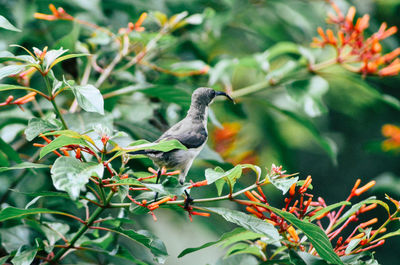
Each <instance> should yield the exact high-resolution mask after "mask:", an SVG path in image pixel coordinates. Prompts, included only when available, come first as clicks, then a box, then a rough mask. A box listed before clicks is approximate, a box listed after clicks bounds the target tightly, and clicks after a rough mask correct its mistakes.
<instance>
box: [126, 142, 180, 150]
mask: <svg viewBox="0 0 400 265" xmlns="http://www.w3.org/2000/svg"><path fill="white" fill-rule="evenodd" d="M134 143H136V142H134ZM174 149H183V150H186V149H187V148H186V147H185V146H184V145H183V144H181V142H179V141H178V140H176V139H173V140H163V141H161V142H158V143H148V144H147V143H146V144H139V145H135V146H133V147H129V148H124V149H123V150H124V151H128V152H136V151H141V150H156V151H162V152H168V151H171V150H174Z"/></svg>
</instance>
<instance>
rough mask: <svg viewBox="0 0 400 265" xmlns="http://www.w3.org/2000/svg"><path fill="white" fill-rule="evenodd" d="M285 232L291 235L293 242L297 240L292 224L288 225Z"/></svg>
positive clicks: (298, 239)
mask: <svg viewBox="0 0 400 265" xmlns="http://www.w3.org/2000/svg"><path fill="white" fill-rule="evenodd" d="M287 232H288V233H289V235H290V236H291V237H292V239H293V240H294V242H299V241H300V238H299V236H298V235H297V232H296V229H294V227H293V226H289V227H288V229H287Z"/></svg>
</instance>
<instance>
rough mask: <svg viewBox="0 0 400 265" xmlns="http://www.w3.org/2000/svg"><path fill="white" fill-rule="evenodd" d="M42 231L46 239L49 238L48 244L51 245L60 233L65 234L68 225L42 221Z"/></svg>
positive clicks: (59, 237) (58, 237)
mask: <svg viewBox="0 0 400 265" xmlns="http://www.w3.org/2000/svg"><path fill="white" fill-rule="evenodd" d="M41 228H42V231H43V233H44V234H45V235H46V238H47V240H49V245H50V246H53V245H54V244H55V243H56V242H57V241H58V240H59V239H61V236H60V234H61V235H65V234H67V233H68V231H69V225H68V224H66V223H50V222H43V225H42V226H41Z"/></svg>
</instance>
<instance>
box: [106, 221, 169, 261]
mask: <svg viewBox="0 0 400 265" xmlns="http://www.w3.org/2000/svg"><path fill="white" fill-rule="evenodd" d="M110 231H111V232H114V233H117V234H120V235H123V236H125V237H127V238H129V239H131V240H133V241H136V242H138V243H140V244H142V245H143V246H145V247H147V248H148V249H149V250H150V251H151V253H153V255H154V260H155V261H157V262H159V263H164V262H165V260H166V258H167V257H168V253H167V249H166V247H165V245H164V243H163V242H162V241H161V240H160V239H159V238H157V237H156V236H154V235H152V234H151V233H150V232H149V231H146V230H139V231H134V230H125V229H122V228H116V229H110Z"/></svg>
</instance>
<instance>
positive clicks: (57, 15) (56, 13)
mask: <svg viewBox="0 0 400 265" xmlns="http://www.w3.org/2000/svg"><path fill="white" fill-rule="evenodd" d="M49 9H50V11H51V12H52V13H53V14H52V15H47V14H43V13H35V14H34V15H33V16H34V17H35V18H36V19H43V20H48V21H53V20H58V19H62V20H73V19H74V18H73V17H72V16H71V15H70V14H68V13H67V12H65V10H64V8H62V7H59V8H58V9H57V8H56V7H55V6H54V5H53V4H50V5H49Z"/></svg>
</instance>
